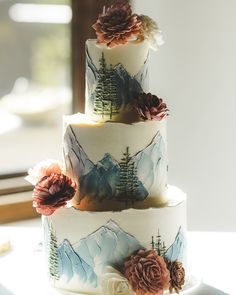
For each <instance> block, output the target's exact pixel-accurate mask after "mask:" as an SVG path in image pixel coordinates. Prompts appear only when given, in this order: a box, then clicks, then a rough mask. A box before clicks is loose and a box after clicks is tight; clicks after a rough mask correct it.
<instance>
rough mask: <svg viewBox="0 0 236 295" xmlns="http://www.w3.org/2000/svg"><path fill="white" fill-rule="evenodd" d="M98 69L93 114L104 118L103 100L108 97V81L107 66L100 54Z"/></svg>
mask: <svg viewBox="0 0 236 295" xmlns="http://www.w3.org/2000/svg"><path fill="white" fill-rule="evenodd" d="M99 64H100V68H99V70H98V83H97V87H96V90H95V99H94V109H93V112H94V114H96V115H101V116H102V117H103V116H104V109H105V104H104V100H106V98H107V97H108V89H107V88H108V87H107V86H108V83H109V82H108V81H107V76H108V75H107V65H106V60H105V57H104V53H102V57H101V58H100V60H99Z"/></svg>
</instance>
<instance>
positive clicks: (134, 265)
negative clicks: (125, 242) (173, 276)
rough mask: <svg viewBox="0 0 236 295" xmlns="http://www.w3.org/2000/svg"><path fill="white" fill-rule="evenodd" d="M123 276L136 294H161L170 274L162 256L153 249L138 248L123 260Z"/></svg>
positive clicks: (167, 283)
mask: <svg viewBox="0 0 236 295" xmlns="http://www.w3.org/2000/svg"><path fill="white" fill-rule="evenodd" d="M125 277H126V278H127V279H128V281H129V282H130V284H131V286H132V287H133V290H134V291H135V293H136V295H162V294H163V293H164V290H165V289H166V288H168V287H169V281H170V274H169V271H168V269H167V267H166V263H165V261H164V259H163V257H161V256H158V255H157V252H156V251H155V250H149V251H147V250H139V251H138V252H137V253H135V254H133V255H132V256H131V257H129V258H128V259H127V261H126V262H125Z"/></svg>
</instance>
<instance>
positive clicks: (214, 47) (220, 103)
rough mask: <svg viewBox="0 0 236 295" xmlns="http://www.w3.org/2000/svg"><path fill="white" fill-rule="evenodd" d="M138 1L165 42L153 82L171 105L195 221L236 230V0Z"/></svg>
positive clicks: (179, 170)
mask: <svg viewBox="0 0 236 295" xmlns="http://www.w3.org/2000/svg"><path fill="white" fill-rule="evenodd" d="M134 4H135V9H136V11H137V12H138V13H142V14H148V15H150V16H152V17H153V18H154V19H155V20H156V21H157V22H158V24H159V27H160V28H161V29H162V32H163V36H164V40H165V44H164V45H163V46H162V47H161V48H160V50H159V52H158V53H157V54H155V53H152V55H151V61H152V62H151V65H150V67H151V72H150V88H151V90H152V91H153V92H156V93H157V94H158V95H160V96H162V97H163V98H165V99H166V100H167V102H168V107H169V109H170V116H169V118H168V155H169V174H168V179H169V183H171V184H175V185H177V186H179V187H180V188H182V189H183V190H184V191H185V192H186V193H187V195H188V227H189V229H191V230H204V231H236V185H235V178H236V172H235V165H236V153H235V151H236V132H235V130H234V128H235V126H236V116H235V108H236V103H235V102H236V82H235V77H236V18H235V11H236V1H234V0H227V1H224V0H204V1H203V0H201V1H194V0H188V1H186V0H178V1H173V0H147V1H140V0H136V1H134Z"/></svg>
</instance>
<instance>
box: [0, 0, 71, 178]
mask: <svg viewBox="0 0 236 295" xmlns="http://www.w3.org/2000/svg"><path fill="white" fill-rule="evenodd" d="M71 18H72V12H71V7H70V1H69V0H49V1H47V0H40V1H39V0H30V1H17V0H1V1H0V174H10V173H17V172H20V171H24V170H25V171H26V170H27V169H28V168H29V167H30V166H32V164H34V163H36V162H38V161H39V160H40V159H46V158H60V155H61V122H62V120H61V117H62V115H63V114H67V113H70V112H71V98H72V95H71V69H70V67H71V65H70V55H71V53H70V52H71V49H70V47H71V42H70V36H71V29H70V22H71ZM29 147H30V148H29Z"/></svg>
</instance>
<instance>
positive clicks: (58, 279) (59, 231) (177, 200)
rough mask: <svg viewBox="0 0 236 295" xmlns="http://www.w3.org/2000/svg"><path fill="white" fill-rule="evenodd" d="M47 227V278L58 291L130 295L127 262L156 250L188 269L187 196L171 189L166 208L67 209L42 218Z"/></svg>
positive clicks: (45, 231) (45, 227)
mask: <svg viewBox="0 0 236 295" xmlns="http://www.w3.org/2000/svg"><path fill="white" fill-rule="evenodd" d="M170 191H171V192H170ZM43 227H44V235H45V251H46V259H47V264H48V273H49V277H50V280H51V283H52V285H53V286H54V287H55V288H57V289H60V290H64V291H69V292H75V293H79V294H105V295H108V294H109V295H115V294H123V295H126V294H132V293H130V291H129V290H128V289H127V290H126V288H127V286H126V279H125V278H123V279H124V280H123V279H122V275H121V273H122V272H124V263H125V261H126V260H127V258H128V257H130V256H131V255H132V254H134V253H137V251H138V250H140V249H146V250H151V249H154V250H156V251H157V253H158V254H159V255H160V256H163V257H164V258H165V259H166V260H168V261H176V260H177V261H180V262H182V264H183V266H184V267H185V265H186V257H185V256H186V238H185V232H186V197H185V194H184V193H182V192H181V191H180V190H178V189H176V188H173V187H172V188H169V202H168V205H166V206H165V207H162V208H155V209H154V208H150V209H144V210H141V209H140V210H139V209H129V210H124V211H120V212H84V211H79V210H76V209H74V208H73V207H72V208H63V209H60V210H58V211H57V212H55V213H54V214H53V215H51V216H49V217H44V218H43ZM116 271H117V273H116ZM106 272H111V273H110V274H108V275H106ZM118 272H119V275H118ZM109 280H110V281H109ZM122 280H123V281H122ZM111 286H112V287H111ZM109 288H112V289H111V290H110V289H109ZM117 288H118V289H117ZM122 288H124V289H122ZM126 291H127V292H126ZM128 291H129V293H128Z"/></svg>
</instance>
